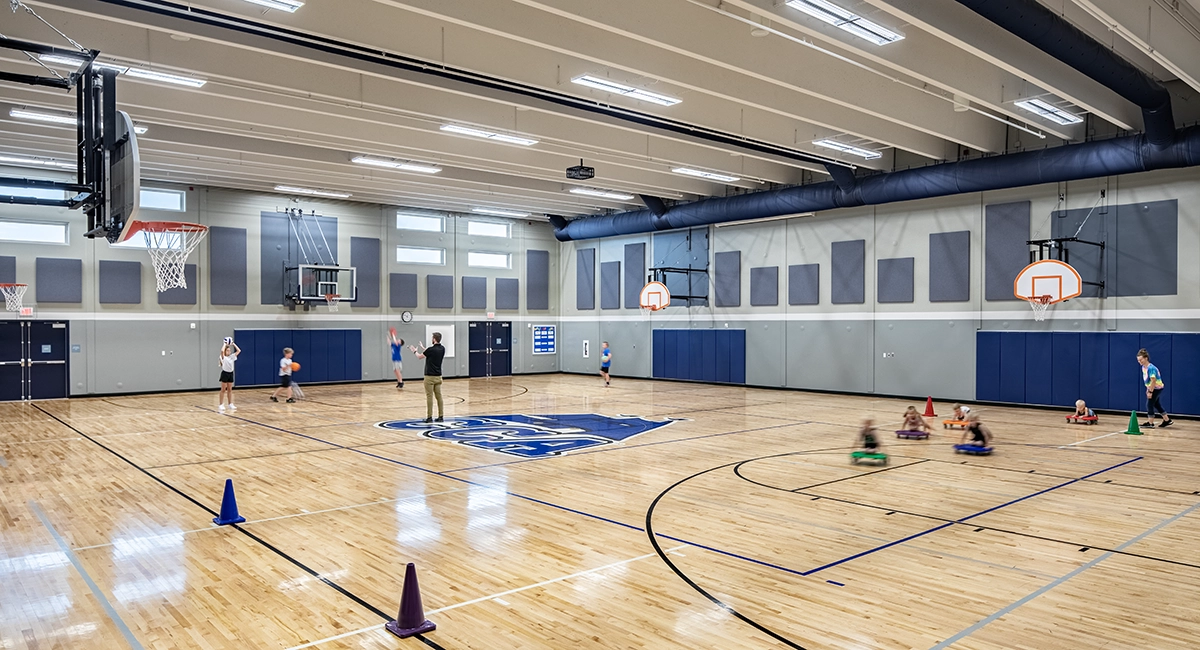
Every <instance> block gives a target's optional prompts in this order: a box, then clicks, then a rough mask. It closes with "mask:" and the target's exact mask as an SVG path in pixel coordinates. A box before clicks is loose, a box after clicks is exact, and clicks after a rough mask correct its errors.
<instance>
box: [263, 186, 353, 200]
mask: <svg viewBox="0 0 1200 650" xmlns="http://www.w3.org/2000/svg"><path fill="white" fill-rule="evenodd" d="M275 191H276V192H287V193H288V194H306V195H308V196H327V197H330V198H334V199H348V198H350V197H351V196H353V194H350V193H349V192H335V191H333V190H314V189H310V188H307V187H293V186H291V185H276V186H275Z"/></svg>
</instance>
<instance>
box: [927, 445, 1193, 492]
mask: <svg viewBox="0 0 1200 650" xmlns="http://www.w3.org/2000/svg"><path fill="white" fill-rule="evenodd" d="M1138 453H1143V452H1142V450H1140V449H1139V450H1138ZM925 460H928V461H930V462H933V463H942V464H945V465H966V466H967V467H982V468H985V469H994V470H998V471H1001V472H1013V473H1016V474H1029V473H1030V470H1027V469H1014V468H1011V467H996V466H995V465H983V464H980V463H972V462H964V461H961V460H958V461H955V460H945V459H941V458H926V459H925ZM1033 473H1035V474H1036V475H1038V476H1046V477H1049V478H1064V479H1065V478H1071V477H1070V476H1063V475H1062V474H1050V473H1047V472H1043V471H1041V470H1037V471H1035V472H1033ZM1083 482H1084V483H1100V484H1101V485H1115V486H1119V487H1127V488H1134V489H1137V490H1151V491H1153V492H1165V493H1167V494H1195V492H1191V491H1188V490H1172V489H1170V488H1160V487H1150V486H1149V485H1135V484H1133V483H1116V482H1113V481H1111V480H1106V481H1100V480H1099V479H1087V480H1086V481H1083Z"/></svg>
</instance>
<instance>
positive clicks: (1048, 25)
mask: <svg viewBox="0 0 1200 650" xmlns="http://www.w3.org/2000/svg"><path fill="white" fill-rule="evenodd" d="M958 3H959V4H961V5H964V6H966V7H968V8H969V9H971V10H972V11H974V12H975V13H977V14H979V15H980V16H983V17H984V18H987V19H988V20H990V21H992V22H993V23H995V24H997V25H999V26H1000V27H1003V28H1004V29H1006V30H1008V31H1009V32H1011V33H1013V34H1014V35H1016V36H1017V37H1019V38H1021V39H1022V40H1024V41H1026V42H1027V43H1029V44H1030V45H1032V46H1034V47H1036V48H1038V49H1039V50H1041V51H1043V52H1045V53H1046V54H1049V55H1050V56H1052V57H1054V58H1056V59H1058V60H1059V61H1062V62H1063V63H1066V64H1067V65H1069V66H1071V67H1072V68H1075V69H1076V70H1078V71H1080V72H1082V73H1083V74H1085V75H1087V76H1089V77H1091V78H1092V79H1093V80H1095V81H1096V82H1097V83H1099V84H1101V85H1103V86H1105V87H1106V88H1108V89H1109V90H1112V91H1113V92H1115V93H1117V94H1118V95H1120V96H1121V97H1124V98H1125V99H1127V100H1129V101H1131V102H1133V103H1134V104H1137V105H1138V106H1139V107H1141V109H1142V116H1143V120H1144V121H1145V126H1146V135H1147V136H1149V138H1150V142H1151V144H1153V145H1154V146H1156V147H1160V148H1161V147H1166V146H1169V145H1170V144H1171V141H1172V140H1173V139H1174V137H1175V117H1174V114H1173V113H1172V111H1171V93H1170V92H1168V91H1167V89H1166V88H1164V87H1163V86H1162V84H1160V83H1158V82H1157V81H1155V80H1154V79H1153V78H1151V77H1150V76H1149V75H1147V74H1146V73H1145V72H1142V70H1141V69H1139V68H1138V67H1137V66H1135V65H1133V64H1132V63H1130V62H1129V61H1126V60H1125V59H1124V58H1122V57H1121V56H1120V55H1118V54H1117V53H1116V52H1113V51H1112V50H1111V49H1109V47H1108V46H1107V45H1104V44H1103V43H1101V42H1099V41H1097V40H1096V39H1094V38H1092V37H1091V36H1089V35H1088V34H1087V33H1086V32H1084V31H1083V30H1081V29H1079V28H1078V27H1076V26H1074V25H1072V24H1071V23H1069V22H1067V20H1066V19H1065V18H1063V17H1062V16H1059V15H1058V14H1056V13H1054V11H1053V10H1052V9H1050V8H1049V7H1046V6H1044V5H1042V4H1041V3H1039V2H1038V0H1003V1H1002V0H958Z"/></svg>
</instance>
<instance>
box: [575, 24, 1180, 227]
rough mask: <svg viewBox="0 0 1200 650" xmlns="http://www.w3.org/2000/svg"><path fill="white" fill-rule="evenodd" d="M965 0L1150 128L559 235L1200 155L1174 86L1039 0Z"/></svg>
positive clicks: (934, 192) (687, 223) (1080, 174)
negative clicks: (1132, 107)
mask: <svg viewBox="0 0 1200 650" xmlns="http://www.w3.org/2000/svg"><path fill="white" fill-rule="evenodd" d="M958 2H960V3H962V4H963V5H965V6H967V7H969V8H971V9H972V10H974V11H976V12H978V13H979V14H980V15H982V16H984V17H985V18H988V19H990V20H992V21H993V22H995V23H996V24H997V25H999V26H1001V27H1003V28H1005V29H1007V30H1009V31H1010V32H1012V33H1014V34H1016V35H1018V36H1020V37H1021V38H1023V39H1025V40H1026V41H1028V42H1029V43H1031V44H1033V45H1034V46H1036V47H1038V48H1039V49H1042V50H1043V51H1045V52H1046V53H1048V54H1050V55H1051V56H1054V57H1056V58H1059V59H1060V60H1062V61H1063V62H1064V63H1067V64H1069V65H1071V66H1073V67H1075V68H1076V69H1077V70H1079V71H1080V72H1082V73H1084V74H1086V75H1087V76H1089V77H1091V78H1092V79H1095V80H1096V81H1098V82H1100V83H1102V84H1104V85H1105V86H1107V87H1108V88H1110V89H1111V90H1113V91H1114V92H1116V93H1118V94H1119V95H1121V96H1122V97H1124V98H1126V99H1128V100H1129V101H1131V102H1133V103H1135V104H1137V105H1138V106H1140V107H1142V109H1143V115H1144V117H1145V123H1146V132H1145V133H1144V134H1141V135H1135V136H1127V137H1122V138H1113V139H1111V140H1102V141H1095V142H1084V143H1080V144H1069V145H1064V146H1061V147H1055V148H1051V149H1043V150H1040V151H1027V152H1022V153H1014V154H1006V155H1001V156H991V157H988V158H980V159H977V160H968V161H963V162H954V163H943V164H940V165H932V166H929V167H922V168H919V169H909V170H905V171H899V172H891V173H883V174H877V175H874V176H866V177H863V178H853V177H851V175H850V174H844V173H835V172H834V171H833V170H831V171H830V173H831V174H833V176H834V179H835V180H833V181H830V182H826V183H817V184H814V185H803V186H798V187H789V188H785V189H782V190H772V191H768V192H755V193H751V194H742V195H738V196H730V197H721V198H711V199H704V200H701V201H696V202H693V203H687V204H680V205H675V206H673V207H672V208H671V210H670V211H669V212H668V213H667V214H665V215H655V214H653V213H652V212H650V211H649V210H638V211H634V212H625V213H620V214H611V215H605V216H599V217H585V218H582V219H576V220H574V221H570V222H568V223H567V224H566V226H564V227H561V228H559V227H556V228H555V236H556V237H557V238H558V239H559V240H560V241H572V240H578V239H593V238H597V237H613V236H617V235H631V234H637V233H647V232H654V231H657V230H669V229H674V228H691V227H697V226H706V225H710V224H720V223H729V222H735V221H749V220H754V219H766V218H770V217H778V216H782V215H788V214H798V213H804V212H819V211H822V210H834V209H838V208H849V207H856V206H863V205H883V204H885V203H895V202H898V201H912V200H917V199H927V198H933V197H938V196H950V195H954V194H965V193H969V192H987V191H992V190H1002V189H1011V188H1017V187H1028V186H1031V185H1041V184H1045V183H1062V182H1068V181H1076V180H1083V179H1087V178H1099V177H1103V176H1117V175H1121V174H1134V173H1138V172H1146V171H1153V170H1158V169H1171V168H1178V167H1193V166H1198V165H1200V127H1191V128H1187V129H1183V130H1180V131H1176V130H1175V123H1174V117H1173V115H1172V112H1171V95H1170V93H1169V92H1168V91H1167V90H1166V89H1165V88H1163V87H1162V85H1161V84H1159V83H1158V82H1157V81H1155V80H1154V79H1152V78H1151V77H1149V76H1148V75H1146V74H1145V73H1143V72H1142V71H1141V70H1139V69H1138V68H1137V67H1135V66H1134V65H1133V64H1131V63H1129V62H1128V61H1125V60H1124V59H1122V58H1121V57H1119V56H1118V55H1117V54H1115V53H1113V52H1111V51H1110V50H1109V49H1108V48H1107V47H1105V46H1104V45H1103V44H1101V43H1099V42H1098V41H1096V40H1095V39H1093V38H1092V37H1091V36H1089V35H1087V34H1086V33H1084V32H1083V31H1082V30H1080V29H1078V28H1076V27H1075V26H1073V25H1071V24H1070V23H1068V22H1067V21H1066V20H1064V19H1062V18H1061V17H1059V16H1058V15H1056V14H1054V12H1052V11H1050V10H1049V9H1046V8H1045V7H1042V6H1041V5H1040V4H1039V3H1038V2H1037V0H958Z"/></svg>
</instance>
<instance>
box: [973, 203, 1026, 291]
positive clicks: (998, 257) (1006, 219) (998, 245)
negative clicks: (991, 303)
mask: <svg viewBox="0 0 1200 650" xmlns="http://www.w3.org/2000/svg"><path fill="white" fill-rule="evenodd" d="M1029 210H1030V203H1029V201H1019V202H1017V203H997V204H995V205H989V206H987V207H986V208H984V224H983V297H984V298H985V299H987V300H1018V298H1017V297H1016V296H1014V295H1013V280H1015V279H1017V274H1018V273H1020V272H1021V269H1023V268H1025V266H1026V265H1027V264H1029V245H1028V244H1026V242H1027V241H1029Z"/></svg>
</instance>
